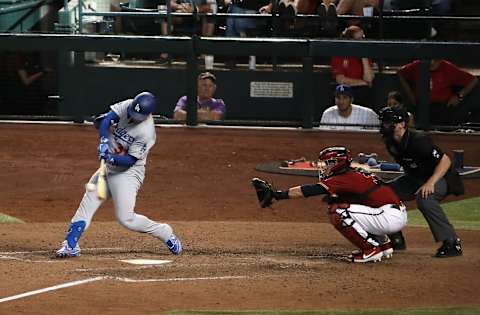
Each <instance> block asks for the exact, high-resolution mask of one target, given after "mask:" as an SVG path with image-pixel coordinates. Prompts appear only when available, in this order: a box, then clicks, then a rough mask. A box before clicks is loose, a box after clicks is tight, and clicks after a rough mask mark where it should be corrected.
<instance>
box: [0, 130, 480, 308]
mask: <svg viewBox="0 0 480 315" xmlns="http://www.w3.org/2000/svg"><path fill="white" fill-rule="evenodd" d="M435 139H436V141H437V142H438V143H439V144H440V145H441V146H442V147H443V148H444V149H445V150H446V151H447V152H450V150H452V149H459V148H463V149H465V164H470V165H472V164H480V162H479V161H480V146H479V145H478V136H472V135H469V136H465V135H463V136H461V135H435ZM0 144H1V149H0V156H1V160H2V162H3V165H4V168H3V169H4V171H3V172H2V175H1V176H2V180H1V181H0V198H1V200H2V203H1V208H0V213H5V214H8V215H12V216H15V217H17V218H20V219H22V220H24V221H26V222H27V223H26V224H25V225H16V224H2V225H0V235H1V240H2V241H1V243H0V314H14V313H25V314H56V313H66V312H68V313H73V314H80V313H84V314H92V313H100V312H101V313H106V314H145V313H152V312H159V311H166V310H174V309H175V310H180V309H195V310H209V309H210V310H254V309H260V310H263V309H297V310H298V309H301V310H308V309H353V308H415V307H422V308H433V307H480V284H479V283H478V281H476V279H477V278H478V270H479V267H480V237H479V236H480V232H473V231H459V233H460V236H461V237H462V238H463V241H464V246H465V254H464V256H462V257H458V258H451V259H434V258H432V257H431V254H432V253H433V252H434V251H435V249H436V247H437V246H438V244H434V243H433V240H432V236H431V234H430V232H429V231H428V230H426V229H420V228H407V229H406V231H405V235H406V238H407V242H408V250H407V251H404V252H398V253H395V254H394V257H393V259H392V260H389V261H386V262H383V263H379V264H370V265H353V264H350V263H348V262H347V261H346V255H347V254H348V253H349V251H350V250H351V249H352V248H353V247H352V245H350V244H349V243H348V242H347V241H346V240H344V239H343V238H342V237H341V236H340V235H339V234H338V233H337V232H336V231H335V230H334V229H333V227H331V226H330V225H329V224H327V223H326V216H325V214H324V212H323V204H322V203H321V201H320V198H310V199H307V200H295V201H289V202H285V203H279V204H277V205H275V206H274V209H267V210H262V209H259V207H258V206H257V205H256V200H255V196H254V193H253V190H252V189H251V187H250V186H249V180H250V178H251V177H254V176H260V177H263V178H267V179H269V180H272V181H273V182H274V183H275V185H276V186H278V187H281V188H286V187H288V186H291V185H296V184H302V183H308V182H312V181H314V180H315V179H314V178H309V177H300V176H286V175H275V174H273V175H272V174H266V173H260V172H257V171H255V170H254V168H255V166H256V165H257V164H259V163H264V162H269V161H276V160H284V159H292V158H296V157H300V156H306V157H307V158H313V157H314V156H315V155H316V154H317V152H318V151H319V149H320V148H321V147H323V146H326V145H338V144H341V145H346V146H348V147H350V148H351V149H352V151H353V153H358V152H361V151H362V152H377V153H379V154H380V156H385V157H387V154H386V152H385V150H384V149H383V146H382V144H381V142H380V138H379V136H378V135H377V134H368V133H366V134H358V133H327V132H322V133H320V132H301V131H278V130H277V131H272V130H236V129H216V128H211V129H202V128H158V129H157V144H156V146H155V147H154V148H153V151H152V152H151V154H150V155H149V161H148V166H147V174H146V180H145V183H144V185H143V187H142V190H141V192H140V195H139V198H138V201H137V207H136V209H137V212H139V213H142V214H145V215H147V216H149V217H151V218H152V219H155V220H158V221H165V222H169V223H172V225H173V226H174V227H175V228H176V230H177V231H178V234H179V235H180V236H181V237H182V239H183V241H184V243H185V254H184V255H182V256H181V257H172V256H171V255H168V253H167V251H166V249H165V248H164V246H163V245H162V244H160V243H159V242H158V241H156V240H155V239H153V238H151V237H149V236H148V235H141V234H137V233H134V232H131V231H127V230H125V229H124V228H122V227H121V226H120V225H119V224H118V223H116V222H115V218H114V215H113V210H112V205H111V203H108V204H106V205H105V206H104V207H102V208H101V209H100V210H99V211H98V212H97V214H96V216H95V218H94V222H93V224H92V227H91V228H90V229H89V230H88V231H87V233H86V234H85V235H84V237H83V238H82V241H81V246H82V249H83V252H82V256H81V257H79V258H78V259H70V260H55V259H52V258H51V255H52V253H53V250H54V249H55V248H56V247H57V246H58V245H59V243H60V241H61V240H62V238H63V237H64V233H65V231H66V229H67V222H68V220H69V219H70V217H71V216H72V215H73V213H74V211H75V209H76V207H77V206H78V202H79V201H80V198H81V196H82V194H83V191H84V184H85V183H86V182H87V180H88V179H89V177H90V176H91V174H92V173H93V172H94V171H95V169H96V167H97V166H98V162H97V161H96V152H95V151H96V145H97V137H96V134H95V132H94V130H93V128H92V127H90V126H82V125H79V126H71V125H36V124H31V125H20V124H0ZM465 184H466V189H467V194H466V195H465V196H463V197H462V198H465V197H471V196H478V195H480V188H479V187H478V186H479V180H467V181H465ZM449 200H453V198H450V199H449ZM135 258H144V259H165V260H171V261H172V262H171V263H168V264H165V265H147V266H139V265H131V264H127V263H124V262H120V261H119V260H124V259H135ZM74 281H79V282H74ZM82 281H83V282H82ZM59 285H65V286H69V287H65V288H62V287H55V286H59ZM47 288H49V289H47ZM41 289H43V290H44V291H47V290H50V291H48V292H43V291H42V292H32V291H35V290H41ZM22 293H28V294H31V296H25V297H19V296H18V295H19V294H22ZM35 293H38V294H35ZM9 297H11V300H9V301H4V302H2V299H5V298H9ZM392 297H393V298H392Z"/></svg>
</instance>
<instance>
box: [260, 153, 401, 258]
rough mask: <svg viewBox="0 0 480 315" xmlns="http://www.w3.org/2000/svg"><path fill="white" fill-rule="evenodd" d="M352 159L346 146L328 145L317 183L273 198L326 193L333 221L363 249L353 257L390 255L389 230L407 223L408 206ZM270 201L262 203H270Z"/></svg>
mask: <svg viewBox="0 0 480 315" xmlns="http://www.w3.org/2000/svg"><path fill="white" fill-rule="evenodd" d="M351 162H352V158H351V156H350V152H349V150H347V149H346V148H345V147H328V148H325V149H323V150H322V151H320V154H319V159H318V162H317V166H318V169H319V179H320V181H319V182H318V183H317V184H313V185H311V184H310V185H302V186H296V187H291V188H289V189H287V190H279V191H274V192H273V195H272V198H273V199H275V200H282V199H296V198H306V197H311V196H317V195H327V201H328V215H329V218H330V221H331V223H332V224H333V226H334V227H335V228H336V229H337V230H338V231H339V232H340V233H341V234H342V235H343V236H344V237H345V238H346V239H348V240H349V241H350V242H351V243H353V244H354V245H356V246H357V247H358V248H359V249H360V252H358V251H354V252H352V256H351V258H352V261H353V262H357V263H365V262H376V261H381V260H382V258H390V257H391V256H392V254H393V248H392V246H391V244H390V240H389V239H388V236H387V234H393V233H396V232H398V231H400V230H401V229H402V228H403V227H405V225H406V224H407V211H406V208H405V206H404V205H403V203H402V202H401V201H400V199H399V197H398V196H397V194H396V193H395V192H394V191H393V189H392V188H391V187H390V186H388V185H384V183H383V182H382V181H381V180H380V179H379V178H378V177H376V176H375V175H374V174H372V173H369V172H366V171H364V170H362V169H354V168H352V167H351V166H350V164H351ZM254 180H256V179H254ZM254 180H252V182H253V181H254ZM270 201H271V200H269V202H267V203H266V204H265V203H263V204H261V206H262V207H265V206H268V205H269V204H270Z"/></svg>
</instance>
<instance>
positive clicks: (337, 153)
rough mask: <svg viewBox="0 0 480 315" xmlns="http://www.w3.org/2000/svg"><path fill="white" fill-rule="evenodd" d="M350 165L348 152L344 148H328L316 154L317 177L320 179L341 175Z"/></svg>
mask: <svg viewBox="0 0 480 315" xmlns="http://www.w3.org/2000/svg"><path fill="white" fill-rule="evenodd" d="M350 163H352V157H351V156H350V151H349V150H348V149H347V148H345V147H328V148H325V149H323V150H322V151H320V153H319V154H318V176H319V177H320V179H323V178H325V177H328V176H331V175H334V174H338V173H341V172H343V171H345V170H347V169H348V167H349V166H350Z"/></svg>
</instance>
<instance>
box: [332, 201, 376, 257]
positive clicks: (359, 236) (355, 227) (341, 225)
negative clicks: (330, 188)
mask: <svg viewBox="0 0 480 315" xmlns="http://www.w3.org/2000/svg"><path fill="white" fill-rule="evenodd" d="M329 215H330V222H332V224H333V226H334V227H335V229H337V230H338V231H339V232H340V233H341V234H342V235H343V236H344V237H345V238H346V239H347V240H349V241H350V242H351V243H352V244H354V245H356V246H357V247H359V248H360V249H362V250H365V249H368V248H371V247H372V246H378V245H379V243H378V242H377V241H376V240H375V239H373V238H372V237H370V235H369V234H368V233H367V232H366V231H365V230H364V229H362V227H361V226H360V225H359V224H358V223H357V222H356V221H355V220H354V219H353V218H352V217H351V216H350V213H349V212H348V210H347V209H342V208H337V209H336V210H335V212H332V213H330V214H329Z"/></svg>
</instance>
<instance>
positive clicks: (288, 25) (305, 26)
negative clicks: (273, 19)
mask: <svg viewBox="0 0 480 315" xmlns="http://www.w3.org/2000/svg"><path fill="white" fill-rule="evenodd" d="M324 1H327V2H329V0H324ZM319 3H320V1H318V0H279V1H278V4H277V10H278V14H279V15H280V17H281V21H280V32H285V33H284V35H287V36H289V37H291V36H293V35H294V34H302V35H303V36H305V34H310V35H307V36H313V35H312V32H313V30H315V32H316V27H312V26H313V23H309V22H307V21H305V20H301V19H295V16H296V15H297V14H315V13H317V8H318V7H319ZM272 10H273V3H272V1H270V3H269V4H268V5H265V6H263V7H261V8H260V13H272ZM335 18H336V15H335Z"/></svg>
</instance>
